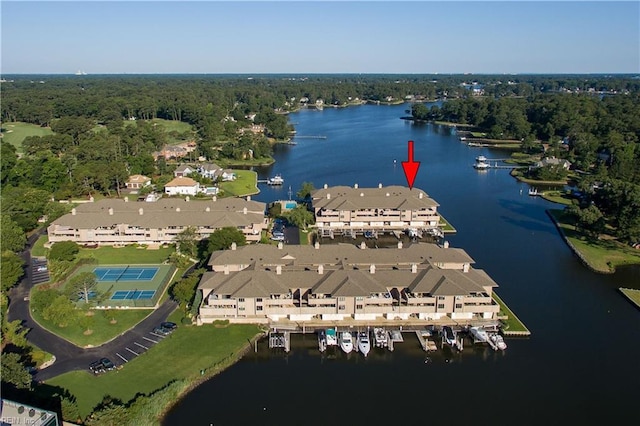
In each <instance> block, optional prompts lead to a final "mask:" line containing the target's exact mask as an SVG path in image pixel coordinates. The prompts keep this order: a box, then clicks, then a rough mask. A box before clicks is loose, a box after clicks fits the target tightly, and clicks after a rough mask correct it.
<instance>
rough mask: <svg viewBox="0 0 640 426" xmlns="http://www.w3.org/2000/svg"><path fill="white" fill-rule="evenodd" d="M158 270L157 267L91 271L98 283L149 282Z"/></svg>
mask: <svg viewBox="0 0 640 426" xmlns="http://www.w3.org/2000/svg"><path fill="white" fill-rule="evenodd" d="M159 269H160V268H158V267H157V266H156V267H144V268H137V267H128V266H127V267H125V268H110V267H98V268H95V269H94V270H93V273H94V274H96V277H98V281H151V280H153V278H154V277H155V276H156V273H157V272H158V270H159Z"/></svg>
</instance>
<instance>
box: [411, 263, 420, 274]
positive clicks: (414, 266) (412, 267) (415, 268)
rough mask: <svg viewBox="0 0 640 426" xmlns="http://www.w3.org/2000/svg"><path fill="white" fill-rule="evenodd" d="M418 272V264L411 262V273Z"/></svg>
mask: <svg viewBox="0 0 640 426" xmlns="http://www.w3.org/2000/svg"><path fill="white" fill-rule="evenodd" d="M417 272H418V265H416V264H415V263H412V264H411V273H412V274H415V273H417Z"/></svg>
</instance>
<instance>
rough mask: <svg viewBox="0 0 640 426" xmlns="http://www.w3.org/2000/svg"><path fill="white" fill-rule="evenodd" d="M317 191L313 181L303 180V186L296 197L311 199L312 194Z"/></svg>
mask: <svg viewBox="0 0 640 426" xmlns="http://www.w3.org/2000/svg"><path fill="white" fill-rule="evenodd" d="M313 191H315V187H314V186H313V183H312V182H302V186H301V187H300V189H299V190H298V192H296V197H298V199H300V200H306V201H309V200H311V194H312V193H313Z"/></svg>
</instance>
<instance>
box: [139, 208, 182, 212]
mask: <svg viewBox="0 0 640 426" xmlns="http://www.w3.org/2000/svg"><path fill="white" fill-rule="evenodd" d="M140 210H142V209H140ZM176 211H177V212H178V213H180V207H176ZM140 214H142V213H140Z"/></svg>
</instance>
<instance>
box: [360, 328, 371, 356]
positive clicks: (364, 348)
mask: <svg viewBox="0 0 640 426" xmlns="http://www.w3.org/2000/svg"><path fill="white" fill-rule="evenodd" d="M358 350H359V351H360V352H362V355H364V356H367V355H369V351H370V350H371V342H370V341H369V334H368V333H365V332H364V331H361V332H360V333H358Z"/></svg>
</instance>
